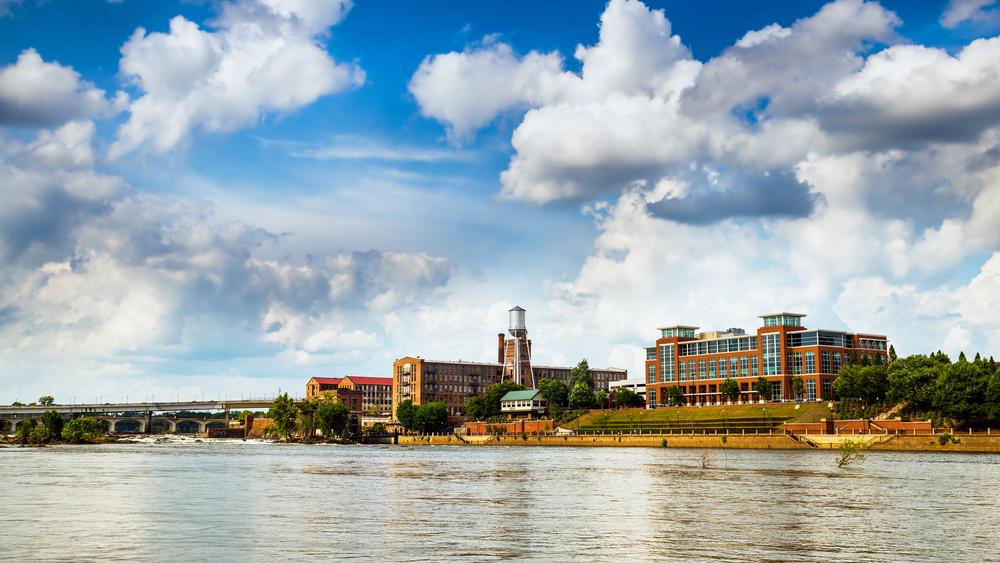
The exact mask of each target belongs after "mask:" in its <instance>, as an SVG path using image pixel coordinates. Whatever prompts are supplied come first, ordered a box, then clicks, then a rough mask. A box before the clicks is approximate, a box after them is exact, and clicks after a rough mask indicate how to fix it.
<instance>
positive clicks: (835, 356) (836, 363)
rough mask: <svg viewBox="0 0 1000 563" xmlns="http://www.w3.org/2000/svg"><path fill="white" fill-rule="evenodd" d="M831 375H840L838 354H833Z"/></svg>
mask: <svg viewBox="0 0 1000 563" xmlns="http://www.w3.org/2000/svg"><path fill="white" fill-rule="evenodd" d="M833 373H840V352H834V353H833Z"/></svg>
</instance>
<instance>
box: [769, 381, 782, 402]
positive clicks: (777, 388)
mask: <svg viewBox="0 0 1000 563" xmlns="http://www.w3.org/2000/svg"><path fill="white" fill-rule="evenodd" d="M771 400H772V401H780V400H781V383H780V382H778V381H772V382H771Z"/></svg>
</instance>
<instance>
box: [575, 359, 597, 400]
mask: <svg viewBox="0 0 1000 563" xmlns="http://www.w3.org/2000/svg"><path fill="white" fill-rule="evenodd" d="M578 383H583V384H585V385H586V386H587V388H588V389H590V392H591V393H593V392H594V389H595V388H596V384H595V383H594V379H593V378H592V377H590V364H588V363H587V360H586V358H584V359H582V360H580V363H578V364H576V367H575V368H573V369H571V370H570V371H569V388H570V389H573V388H574V387H576V386H577V384H578Z"/></svg>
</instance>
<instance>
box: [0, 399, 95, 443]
mask: <svg viewBox="0 0 1000 563" xmlns="http://www.w3.org/2000/svg"><path fill="white" fill-rule="evenodd" d="M50 404H51V403H50ZM106 434H107V430H106V429H105V426H104V421H103V420H100V419H98V418H94V417H90V416H85V417H81V418H74V419H72V420H70V421H69V422H67V421H66V420H64V419H63V417H62V415H61V414H59V413H58V412H56V411H54V410H48V411H45V412H44V413H42V416H41V418H40V420H34V419H28V420H23V421H21V423H20V424H19V425H18V426H17V432H16V433H15V434H14V441H15V442H17V443H19V444H23V445H26V444H38V445H40V444H60V443H65V444H86V443H91V442H95V441H98V440H100V439H101V438H102V437H104V436H105V435H106Z"/></svg>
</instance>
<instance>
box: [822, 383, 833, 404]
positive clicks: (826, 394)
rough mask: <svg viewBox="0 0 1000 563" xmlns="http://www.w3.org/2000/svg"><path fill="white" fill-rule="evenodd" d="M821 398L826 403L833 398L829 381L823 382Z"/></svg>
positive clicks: (831, 385)
mask: <svg viewBox="0 0 1000 563" xmlns="http://www.w3.org/2000/svg"><path fill="white" fill-rule="evenodd" d="M823 398H824V399H826V400H828V401H829V400H830V399H832V398H833V384H832V383H831V382H829V381H824V382H823Z"/></svg>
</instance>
